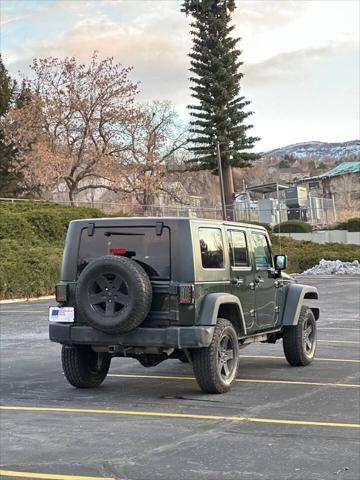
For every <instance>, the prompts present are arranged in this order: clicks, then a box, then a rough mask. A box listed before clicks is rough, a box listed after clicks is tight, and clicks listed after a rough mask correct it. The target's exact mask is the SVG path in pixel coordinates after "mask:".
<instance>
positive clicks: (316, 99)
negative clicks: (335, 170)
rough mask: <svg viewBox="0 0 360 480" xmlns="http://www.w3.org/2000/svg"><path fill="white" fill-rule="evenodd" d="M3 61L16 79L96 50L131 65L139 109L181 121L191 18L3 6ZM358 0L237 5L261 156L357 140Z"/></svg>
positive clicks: (75, 1)
mask: <svg viewBox="0 0 360 480" xmlns="http://www.w3.org/2000/svg"><path fill="white" fill-rule="evenodd" d="M0 4H1V19H0V20H1V52H2V55H3V59H4V62H5V64H6V66H7V68H8V69H9V71H10V72H11V74H12V75H13V76H18V72H19V70H20V71H21V72H25V73H26V74H28V73H29V68H28V65H29V64H30V63H31V60H32V58H34V57H43V56H50V55H52V56H57V57H64V56H73V55H74V56H76V57H77V58H79V59H80V60H82V61H86V60H88V59H89V57H90V55H91V53H92V52H93V50H95V49H96V50H98V51H99V53H100V55H101V56H109V55H113V56H114V57H115V58H116V59H117V60H118V61H120V62H121V63H123V64H124V65H132V66H134V70H133V73H132V76H133V78H134V79H135V80H138V81H140V82H141V83H140V89H141V97H142V99H144V100H151V99H159V98H161V99H168V100H171V101H172V102H173V103H174V104H175V105H176V107H177V108H178V110H179V113H180V115H181V116H182V117H183V118H186V115H187V114H186V105H187V104H189V102H190V101H191V100H190V97H189V90H188V87H189V82H188V77H189V73H188V68H189V59H188V57H187V53H188V52H189V50H190V48H191V38H190V35H189V19H187V18H186V17H185V15H184V14H183V13H181V12H180V5H181V0H92V1H91V0H21V1H20V0H0ZM359 5H360V2H358V0H339V1H337V0H315V1H314V0H311V1H307V0H294V1H293V0H238V1H237V9H236V11H235V13H234V17H233V20H234V23H235V25H236V29H235V34H236V35H237V36H239V37H242V40H241V49H242V50H243V54H242V60H243V61H244V62H245V63H244V66H243V71H244V73H245V74H246V76H245V78H244V80H243V82H242V90H243V94H244V95H245V96H246V97H247V98H248V99H250V100H251V101H252V105H251V109H252V110H253V111H254V112H255V113H254V115H253V117H252V123H254V125H255V128H254V131H253V133H254V134H256V135H257V136H260V137H261V138H262V140H261V142H259V143H258V146H257V150H259V151H260V150H268V149H271V148H276V147H279V146H284V145H287V144H290V143H297V142H302V141H308V140H321V141H345V140H353V139H356V138H359V115H360V112H359V88H358V86H359V83H360V78H359V15H360V12H359Z"/></svg>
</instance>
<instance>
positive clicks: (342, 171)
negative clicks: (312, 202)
mask: <svg viewBox="0 0 360 480" xmlns="http://www.w3.org/2000/svg"><path fill="white" fill-rule="evenodd" d="M348 173H360V162H343V163H340V164H339V165H336V167H334V168H332V169H331V170H328V171H327V172H325V173H322V174H321V175H315V176H314V177H304V178H301V179H299V180H298V181H297V183H303V182H307V181H309V180H321V179H323V178H329V177H336V176H338V175H347V174H348Z"/></svg>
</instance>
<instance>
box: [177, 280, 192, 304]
mask: <svg viewBox="0 0 360 480" xmlns="http://www.w3.org/2000/svg"><path fill="white" fill-rule="evenodd" d="M194 291H195V287H194V285H192V284H188V285H179V303H184V304H190V303H194V300H195V295H194Z"/></svg>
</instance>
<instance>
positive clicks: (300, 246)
mask: <svg viewBox="0 0 360 480" xmlns="http://www.w3.org/2000/svg"><path fill="white" fill-rule="evenodd" d="M271 239H272V245H273V252H274V253H280V251H281V253H284V254H285V255H287V256H288V269H287V272H288V273H295V272H296V273H301V272H303V271H304V270H307V269H308V268H311V267H313V266H315V265H317V264H318V263H319V262H320V260H321V259H323V258H324V259H326V260H341V261H343V262H353V261H354V260H359V259H360V247H359V246H357V245H349V244H343V243H323V244H320V243H313V242H307V241H298V240H293V239H292V238H285V237H280V238H279V237H278V236H276V235H272V236H271ZM280 245H281V248H280Z"/></svg>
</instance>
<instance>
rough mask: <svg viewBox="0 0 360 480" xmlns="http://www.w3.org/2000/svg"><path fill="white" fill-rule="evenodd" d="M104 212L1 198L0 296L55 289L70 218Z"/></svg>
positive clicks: (31, 294) (45, 292)
mask: <svg viewBox="0 0 360 480" xmlns="http://www.w3.org/2000/svg"><path fill="white" fill-rule="evenodd" d="M122 215H123V214H122V213H121V212H120V213H117V214H116V216H122ZM104 216H105V214H104V213H103V212H101V211H100V210H97V209H93V208H87V207H85V208H84V207H69V206H64V205H59V204H56V203H50V202H31V201H29V202H25V201H24V202H14V203H10V202H5V201H0V252H1V261H0V298H12V297H24V296H25V297H27V296H29V297H30V296H39V295H46V294H49V293H52V292H53V289H54V285H55V283H56V281H57V279H58V277H59V269H60V263H61V255H62V251H63V246H64V240H65V235H66V230H67V227H68V224H69V222H70V221H71V220H75V219H80V218H99V217H104Z"/></svg>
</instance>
